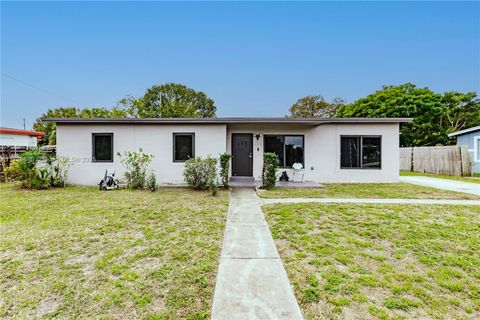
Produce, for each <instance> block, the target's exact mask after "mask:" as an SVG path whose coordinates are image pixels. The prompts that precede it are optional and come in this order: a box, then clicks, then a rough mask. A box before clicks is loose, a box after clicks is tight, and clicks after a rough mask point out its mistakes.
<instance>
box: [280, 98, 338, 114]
mask: <svg viewBox="0 0 480 320" xmlns="http://www.w3.org/2000/svg"><path fill="white" fill-rule="evenodd" d="M344 104H345V100H343V99H341V98H335V99H333V101H332V102H328V101H326V100H325V98H323V97H322V96H321V95H317V96H306V97H303V98H301V99H298V100H297V102H295V103H294V104H293V105H292V106H291V107H290V109H289V111H290V117H293V118H331V117H333V116H334V115H335V114H336V112H337V110H338V109H339V108H340V106H342V105H344Z"/></svg>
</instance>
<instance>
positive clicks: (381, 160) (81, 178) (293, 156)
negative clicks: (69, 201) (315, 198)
mask: <svg viewBox="0 0 480 320" xmlns="http://www.w3.org/2000/svg"><path fill="white" fill-rule="evenodd" d="M43 121H49V122H55V123H56V125H57V154H58V155H59V156H66V157H68V158H70V160H72V166H71V167H70V169H69V175H68V183H71V184H78V185H96V184H98V182H99V181H100V179H101V178H102V177H103V174H104V172H105V170H106V169H115V170H116V173H117V176H118V175H121V174H122V172H123V167H122V164H121V162H120V159H119V157H118V156H117V153H118V152H120V153H123V152H124V151H134V150H135V151H136V150H138V149H139V148H142V149H143V152H145V153H147V154H152V155H153V156H154V159H153V161H152V163H151V165H150V168H151V169H153V170H154V171H155V173H156V177H157V181H158V183H159V184H178V183H183V169H184V162H185V160H187V159H188V158H190V157H196V156H201V157H206V156H208V155H210V156H213V157H218V156H219V154H221V153H225V152H228V153H230V154H232V157H233V158H232V160H231V166H230V174H231V176H232V177H252V178H254V179H256V180H260V179H261V175H262V167H263V153H264V152H275V153H277V155H278V156H279V159H280V165H281V169H280V171H287V173H289V175H290V174H291V167H292V165H293V163H297V162H298V163H302V164H303V166H304V169H305V173H304V179H305V181H313V182H319V183H321V182H398V181H399V124H400V123H401V122H408V121H411V119H406V118H328V119H317V118H313V119H311V118H303V119H298V118H196V119H191V118H186V119H176V118H170V119H168V118H163V119H136V118H122V119H98V118H95V119H78V118H45V119H43Z"/></svg>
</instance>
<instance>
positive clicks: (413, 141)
mask: <svg viewBox="0 0 480 320" xmlns="http://www.w3.org/2000/svg"><path fill="white" fill-rule="evenodd" d="M444 111H445V107H444V105H443V103H442V96H441V95H440V94H438V93H435V92H433V91H431V90H430V89H428V88H418V87H416V86H415V85H414V84H411V83H406V84H402V85H399V86H384V87H383V88H382V90H379V91H376V92H375V93H372V94H370V95H368V96H367V97H365V98H361V99H358V100H357V101H355V102H354V103H352V104H348V105H344V106H341V107H340V108H339V110H338V112H337V114H336V116H337V117H367V118H374V117H380V118H382V117H392V118H394V117H399V118H404V117H411V118H413V121H412V122H410V123H404V124H402V125H401V136H400V145H401V146H431V145H436V144H446V143H448V141H449V139H448V136H447V133H448V128H447V127H446V126H444V125H442V119H443V117H444Z"/></svg>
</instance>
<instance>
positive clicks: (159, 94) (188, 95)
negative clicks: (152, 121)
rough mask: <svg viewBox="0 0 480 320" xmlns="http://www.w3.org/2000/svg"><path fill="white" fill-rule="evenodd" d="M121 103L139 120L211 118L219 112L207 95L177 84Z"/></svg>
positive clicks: (155, 89)
mask: <svg viewBox="0 0 480 320" xmlns="http://www.w3.org/2000/svg"><path fill="white" fill-rule="evenodd" d="M120 103H121V104H123V105H126V106H128V110H129V113H130V114H131V115H132V116H134V117H138V118H209V117H215V112H216V110H217V108H216V107H215V105H214V101H213V100H212V99H210V98H209V97H207V95H206V94H205V93H203V92H199V91H195V90H193V89H191V88H188V87H187V86H185V85H183V84H177V83H166V84H163V85H160V86H153V87H151V88H150V89H148V90H147V92H146V93H145V95H144V96H143V97H142V98H140V99H134V98H132V97H127V98H125V99H123V100H121V101H120Z"/></svg>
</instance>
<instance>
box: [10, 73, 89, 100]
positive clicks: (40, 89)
mask: <svg viewBox="0 0 480 320" xmlns="http://www.w3.org/2000/svg"><path fill="white" fill-rule="evenodd" d="M1 74H2V76H4V77H7V78H9V79H11V80H14V81H17V82H19V83H21V84H23V85H25V86H27V87H30V88H33V89H36V90H39V91H42V92H44V93H47V94H49V95H51V96H54V97H56V98H59V99H62V100H65V101H68V102H70V103H74V104H76V105H80V104H79V103H77V102H75V101H73V100H71V99H68V98H65V97H62V96H60V95H58V94H56V93H54V92H51V91H49V90H46V89H43V88H40V87H37V86H35V85H33V84H30V83H28V82H25V81H23V80H20V79H17V78H15V77H13V76H11V75H8V74H6V73H3V72H1Z"/></svg>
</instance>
